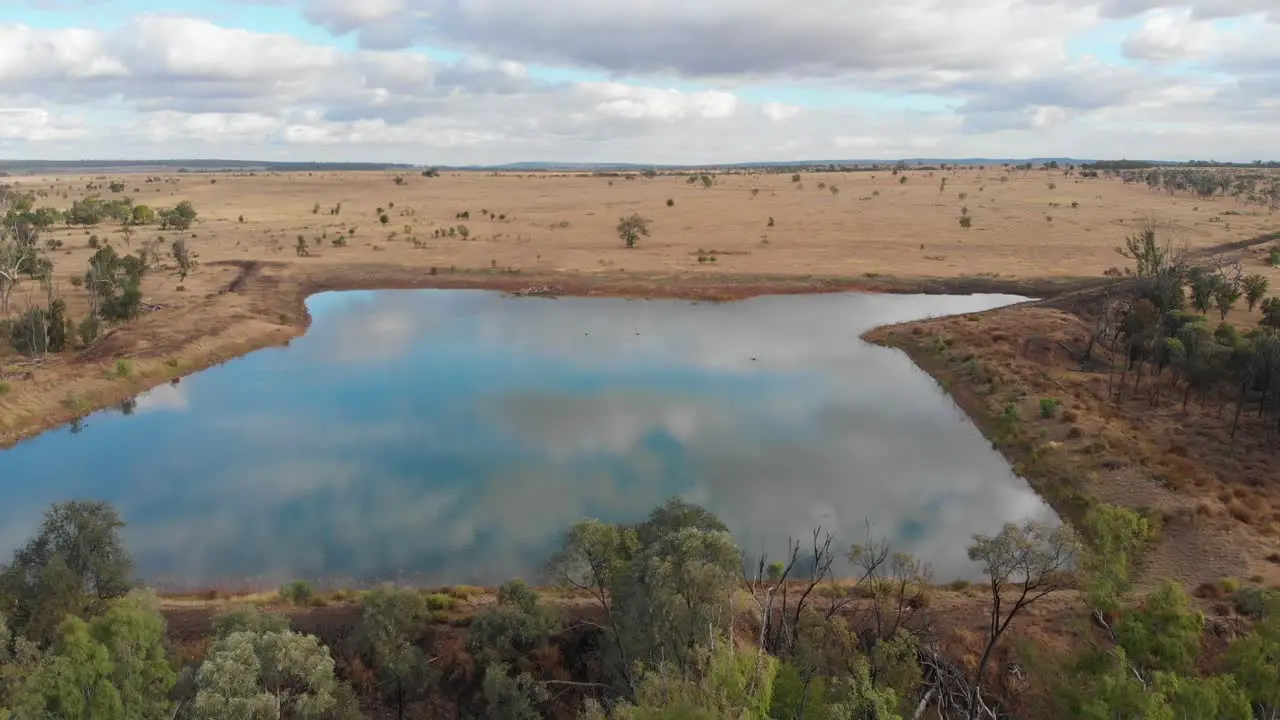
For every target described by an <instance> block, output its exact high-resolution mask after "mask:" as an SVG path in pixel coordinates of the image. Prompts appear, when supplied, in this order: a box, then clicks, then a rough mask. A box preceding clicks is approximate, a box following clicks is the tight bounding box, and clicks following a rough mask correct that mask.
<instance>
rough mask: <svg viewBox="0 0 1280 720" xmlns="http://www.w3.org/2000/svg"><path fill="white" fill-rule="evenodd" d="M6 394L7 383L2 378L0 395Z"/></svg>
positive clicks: (7, 390) (7, 389)
mask: <svg viewBox="0 0 1280 720" xmlns="http://www.w3.org/2000/svg"><path fill="white" fill-rule="evenodd" d="M8 394H9V383H7V382H5V381H4V380H0V397H4V396H5V395H8Z"/></svg>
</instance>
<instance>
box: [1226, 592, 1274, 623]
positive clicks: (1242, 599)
mask: <svg viewBox="0 0 1280 720" xmlns="http://www.w3.org/2000/svg"><path fill="white" fill-rule="evenodd" d="M1231 600H1232V603H1233V604H1234V605H1235V607H1236V612H1238V613H1240V614H1241V615H1245V616H1247V617H1251V618H1253V619H1255V620H1261V619H1263V618H1264V617H1266V616H1267V615H1268V614H1270V613H1273V612H1275V611H1276V609H1277V608H1280V593H1277V592H1276V591H1275V590H1268V589H1267V588H1260V587H1247V588H1243V589H1241V590H1239V591H1238V592H1236V594H1235V596H1234V597H1233V598H1232V599H1231Z"/></svg>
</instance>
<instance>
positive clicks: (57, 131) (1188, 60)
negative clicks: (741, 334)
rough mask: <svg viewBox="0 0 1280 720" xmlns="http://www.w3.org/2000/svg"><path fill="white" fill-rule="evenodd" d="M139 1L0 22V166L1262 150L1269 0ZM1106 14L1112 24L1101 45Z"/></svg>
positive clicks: (1276, 72) (1248, 154) (1278, 71)
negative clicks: (265, 16) (115, 18)
mask: <svg viewBox="0 0 1280 720" xmlns="http://www.w3.org/2000/svg"><path fill="white" fill-rule="evenodd" d="M251 4H269V5H272V6H273V9H272V11H271V15H272V16H273V17H274V16H277V15H284V16H287V14H288V13H296V17H295V21H300V22H305V21H306V19H309V20H310V21H312V22H313V23H315V24H316V25H317V26H318V28H316V29H318V30H320V32H319V33H317V32H316V29H312V30H309V31H307V32H305V33H303V32H295V33H290V32H282V31H275V32H263V31H260V30H254V29H251V28H249V27H238V26H236V24H235V22H233V21H232V20H229V18H230V19H235V20H238V22H240V23H242V24H249V23H252V22H254V14H253V13H252V12H251V11H246V10H245V9H244V7H243V6H244V5H251ZM29 6H30V7H36V6H40V7H43V6H44V4H43V3H42V2H41V0H31V3H29ZM155 7H156V10H157V11H156V12H149V13H141V14H138V15H134V16H132V17H129V16H125V17H122V18H120V24H119V25H117V26H113V27H108V28H94V27H89V26H88V23H83V25H82V26H80V27H76V26H75V25H76V24H77V23H78V22H79V21H80V20H81V17H80V16H78V15H77V14H75V13H65V14H63V15H60V16H59V17H61V18H63V19H64V22H65V23H66V25H67V26H65V27H55V28H49V27H46V26H47V25H48V19H47V18H42V19H41V22H40V23H39V26H38V27H37V26H36V23H29V24H21V23H10V24H0V109H2V110H3V111H4V112H5V113H6V116H7V117H9V118H11V122H8V123H7V124H6V127H5V129H4V130H3V131H0V135H2V136H0V143H4V148H5V150H6V152H8V153H9V154H10V155H14V156H26V157H31V156H37V157H38V156H44V157H58V158H79V157H94V156H102V155H104V154H110V155H114V156H117V157H144V158H145V157H157V156H161V155H164V156H169V157H181V156H184V155H200V156H210V155H217V156H222V157H260V158H263V159H311V160H386V161H397V160H398V161H403V160H410V161H418V162H423V163H445V164H471V163H486V162H509V161H513V160H524V159H529V158H551V159H563V160H579V161H597V162H600V161H633V162H670V163H700V162H726V161H745V160H788V159H790V160H794V159H805V158H818V159H823V158H834V157H836V156H840V155H844V156H848V155H849V154H853V155H856V156H860V157H862V158H884V159H891V158H895V157H903V156H913V155H921V154H939V155H950V156H966V155H968V156H974V155H996V156H1022V155H1043V154H1046V153H1047V154H1055V155H1057V154H1060V155H1075V156H1078V157H1107V156H1111V155H1128V156H1136V155H1142V156H1148V157H1169V154H1170V153H1171V152H1174V153H1185V154H1188V155H1190V156H1198V157H1206V156H1214V157H1218V158H1223V159H1240V160H1251V159H1255V158H1258V157H1272V156H1275V155H1276V154H1277V150H1280V148H1278V147H1277V145H1276V142H1277V141H1276V140H1275V134H1274V132H1273V130H1274V129H1273V128H1272V127H1270V124H1271V123H1273V122H1274V119H1275V108H1276V105H1277V103H1278V102H1280V67H1277V61H1276V55H1275V52H1274V48H1275V47H1277V43H1280V22H1274V21H1275V20H1276V19H1277V17H1276V13H1275V12H1274V10H1275V8H1274V7H1273V3H1271V2H1270V0H1260V1H1256V2H1255V1H1252V0H1216V1H1212V0H1202V1H1194V0H1189V1H1184V2H1177V1H1175V0H1098V1H1095V2H1083V3H1078V2H1067V0H957V1H951V0H904V1H903V2H897V3H877V4H873V6H872V7H868V8H860V10H859V12H857V13H851V12H846V11H844V5H843V4H841V3H840V2H839V1H838V0H814V2H810V3H805V4H801V5H797V6H779V5H778V4H777V3H775V2H772V1H771V0H706V1H705V2H699V3H690V2H687V0H652V1H651V2H648V3H644V4H642V5H635V4H622V5H619V4H617V3H613V2H606V1H605V0H564V1H563V2H556V3H551V4H547V3H535V2H534V0H374V1H367V0H314V1H308V0H295V1H294V2H287V1H286V0H274V1H271V2H268V1H267V0H257V2H255V0H239V2H238V3H237V4H236V6H235V8H236V9H234V10H233V9H231V7H230V6H228V8H208V9H205V12H204V15H203V16H195V15H193V16H180V15H175V14H172V13H166V12H164V11H163V9H162V8H161V6H160V5H159V4H156V6H155ZM184 7H186V6H184ZM200 9H201V8H200V6H199V4H198V3H197V4H196V5H193V6H191V7H189V8H188V11H189V12H192V13H198V12H200ZM224 10H225V12H224ZM211 18H219V20H218V21H215V20H213V19H211ZM1121 19H1125V20H1126V21H1127V20H1128V19H1134V22H1132V23H1127V25H1134V27H1128V26H1123V27H1125V32H1126V33H1127V34H1126V35H1123V38H1122V40H1117V39H1115V38H1116V37H1117V35H1119V33H1117V32H1116V30H1117V29H1118V28H1120V27H1122V26H1119V25H1117V24H1116V23H1117V22H1118V21H1119V20H1121ZM1268 20H1271V21H1273V22H1267V21H1268ZM287 26H288V25H287V23H286V24H282V25H277V27H287ZM325 29H327V30H328V31H329V32H328V33H326V32H324V30H325ZM330 34H332V35H333V36H338V37H350V38H353V39H354V41H355V42H354V43H351V42H348V41H339V40H337V39H335V38H334V37H329V35H330ZM1118 58H1123V60H1121V59H1118ZM1135 61H1136V62H1135ZM1175 109H1176V110H1177V112H1176V114H1174V113H1171V112H1170V111H1171V110H1175ZM1156 113H1163V114H1159V115H1158V114H1156ZM1120 118H1123V119H1124V122H1125V123H1127V125H1126V126H1124V127H1117V126H1116V125H1115V123H1116V122H1117V121H1118V119H1120ZM1133 126H1141V127H1144V128H1153V129H1154V128H1158V133H1157V132H1149V133H1148V132H1141V131H1137V132H1133V133H1128V129H1129V128H1130V127H1133ZM1208 128H1212V129H1213V130H1214V132H1206V129H1208ZM1122 135H1130V137H1129V138H1128V139H1127V140H1126V141H1124V142H1121V141H1120V140H1119V137H1120V136H1122ZM103 147H110V148H111V151H110V152H109V153H108V152H106V151H104V150H103V149H102V148H103ZM1185 156H1187V155H1178V157H1185Z"/></svg>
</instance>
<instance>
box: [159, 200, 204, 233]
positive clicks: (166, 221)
mask: <svg viewBox="0 0 1280 720" xmlns="http://www.w3.org/2000/svg"><path fill="white" fill-rule="evenodd" d="M197 216H198V213H196V209H195V207H194V206H192V204H191V201H190V200H183V201H182V202H180V203H178V204H177V205H175V206H174V207H172V208H170V209H168V210H164V211H162V212H161V213H160V227H161V229H165V230H170V229H172V230H188V229H190V228H191V224H192V223H194V222H195V220H196V217H197Z"/></svg>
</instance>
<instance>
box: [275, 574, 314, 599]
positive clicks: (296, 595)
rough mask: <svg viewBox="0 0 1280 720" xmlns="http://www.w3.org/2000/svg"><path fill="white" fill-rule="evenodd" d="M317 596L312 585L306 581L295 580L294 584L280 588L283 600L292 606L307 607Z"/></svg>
mask: <svg viewBox="0 0 1280 720" xmlns="http://www.w3.org/2000/svg"><path fill="white" fill-rule="evenodd" d="M314 595H315V590H313V589H312V587H311V583H309V582H307V581H305V580H294V581H293V582H291V583H289V584H288V585H285V586H284V587H282V588H280V597H281V599H283V600H285V601H286V602H288V603H289V604H290V605H306V604H307V603H308V602H310V601H311V598H312V597H313V596H314Z"/></svg>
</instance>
